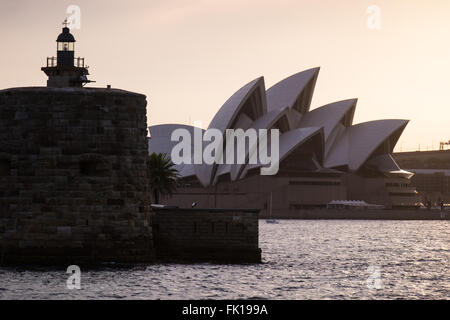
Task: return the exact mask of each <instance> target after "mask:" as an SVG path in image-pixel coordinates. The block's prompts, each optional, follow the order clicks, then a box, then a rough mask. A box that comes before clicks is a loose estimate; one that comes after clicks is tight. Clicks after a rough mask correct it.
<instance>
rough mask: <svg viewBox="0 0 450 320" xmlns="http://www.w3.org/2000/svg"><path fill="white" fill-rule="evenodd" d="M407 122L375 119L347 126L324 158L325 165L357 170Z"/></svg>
mask: <svg viewBox="0 0 450 320" xmlns="http://www.w3.org/2000/svg"><path fill="white" fill-rule="evenodd" d="M407 124H408V120H376V121H369V122H364V123H360V124H357V125H354V126H351V127H350V128H347V130H346V131H345V133H344V134H343V135H342V136H341V138H340V139H339V140H338V141H337V142H336V144H335V145H334V146H333V148H332V150H331V152H330V154H329V155H328V157H327V158H326V160H325V167H327V168H332V167H337V166H342V165H348V167H349V169H350V170H351V171H357V170H358V169H359V168H360V167H361V166H362V165H363V164H364V163H365V162H366V161H367V160H368V159H369V157H370V156H371V155H372V153H373V152H374V151H375V150H376V149H377V148H378V147H379V146H380V145H381V144H382V143H383V142H384V141H385V140H386V139H388V138H389V137H391V136H392V135H394V133H395V132H396V131H397V130H403V129H404V128H405V127H406V125H407ZM397 139H398V138H397ZM396 142H397V141H395V143H396ZM395 143H394V145H392V146H391V148H392V149H393V148H394V146H395ZM391 151H392V150H391Z"/></svg>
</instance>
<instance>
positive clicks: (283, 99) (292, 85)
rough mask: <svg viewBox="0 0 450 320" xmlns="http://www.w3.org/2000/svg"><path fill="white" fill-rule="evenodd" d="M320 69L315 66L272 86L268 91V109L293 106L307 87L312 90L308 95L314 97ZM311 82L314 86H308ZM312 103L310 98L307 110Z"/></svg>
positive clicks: (307, 102)
mask: <svg viewBox="0 0 450 320" xmlns="http://www.w3.org/2000/svg"><path fill="white" fill-rule="evenodd" d="M319 70H320V68H313V69H309V70H305V71H302V72H299V73H296V74H294V75H292V76H290V77H288V78H286V79H284V80H282V81H280V82H278V83H277V84H275V85H274V86H272V87H271V88H270V89H268V90H267V93H266V94H267V109H268V110H269V111H272V110H276V109H283V108H285V107H289V108H293V107H294V104H295V102H296V101H297V99H298V98H299V97H300V95H301V94H302V93H303V91H304V90H305V89H309V90H310V92H308V95H309V96H311V97H312V94H313V92H314V86H315V82H316V80H317V76H318V75H319ZM310 82H312V88H307V86H308V84H309V83H310ZM310 104H311V100H310V99H308V101H306V106H305V108H306V109H307V110H309V105H310ZM297 111H299V110H297Z"/></svg>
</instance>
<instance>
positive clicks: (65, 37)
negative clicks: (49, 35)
mask: <svg viewBox="0 0 450 320" xmlns="http://www.w3.org/2000/svg"><path fill="white" fill-rule="evenodd" d="M56 41H57V42H75V37H74V36H73V35H72V34H71V33H70V29H69V28H67V27H64V28H63V32H62V33H61V34H60V35H59V36H58V39H56Z"/></svg>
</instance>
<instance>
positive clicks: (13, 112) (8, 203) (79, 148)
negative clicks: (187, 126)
mask: <svg viewBox="0 0 450 320" xmlns="http://www.w3.org/2000/svg"><path fill="white" fill-rule="evenodd" d="M63 34H64V32H63ZM66 58H67V57H66ZM67 62H70V61H65V62H64V63H63V65H64V66H63V68H69V69H70V68H72V67H71V66H67V65H66V63H67ZM59 67H60V64H59V60H58V66H56V68H59ZM77 68H78V67H77ZM61 70H62V69H61ZM61 70H59V71H61ZM54 71H55V74H56V71H57V70H56V69H55V70H54ZM72 71H73V70H72ZM60 76H61V74H60ZM72 76H73V74H72V75H71V76H69V78H71V77H72ZM50 78H52V76H51V75H50ZM54 80H55V81H50V80H49V83H48V87H30V88H15V89H6V90H1V91H0V263H39V264H41V263H42V264H61V263H64V264H73V263H75V264H76V263H95V264H96V263H100V262H118V263H133V262H148V261H151V260H152V259H153V242H152V231H151V221H150V207H149V192H148V190H149V187H148V177H147V158H148V150H147V138H146V137H147V119H146V104H147V102H146V97H145V96H144V95H141V94H137V93H132V92H127V91H123V90H116V89H108V88H105V89H98V88H82V87H81V86H80V82H77V81H75V82H72V81H71V80H70V81H69V80H68V81H66V80H67V78H66V80H64V79H62V78H55V79H54ZM56 82H57V83H58V85H55V83H56Z"/></svg>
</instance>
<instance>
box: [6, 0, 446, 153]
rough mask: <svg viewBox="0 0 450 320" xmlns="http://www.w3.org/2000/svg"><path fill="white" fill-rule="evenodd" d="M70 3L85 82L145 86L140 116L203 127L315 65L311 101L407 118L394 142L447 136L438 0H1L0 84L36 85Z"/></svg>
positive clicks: (360, 114)
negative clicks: (232, 103)
mask: <svg viewBox="0 0 450 320" xmlns="http://www.w3.org/2000/svg"><path fill="white" fill-rule="evenodd" d="M69 5H78V6H79V7H80V9H81V29H80V30H72V33H73V34H74V36H75V38H76V39H77V43H76V46H75V50H76V53H75V54H76V56H81V57H85V58H86V62H87V64H88V65H89V66H90V73H91V76H90V78H91V79H92V80H96V81H97V83H95V84H91V85H90V86H94V87H105V86H106V85H107V84H111V85H112V86H113V87H114V88H121V89H125V90H130V91H135V92H139V93H143V94H145V95H147V99H148V106H149V107H148V119H149V120H148V121H149V125H155V124H162V123H183V124H193V123H194V122H195V121H202V123H203V126H204V127H207V125H208V124H209V122H210V120H211V119H212V117H213V116H214V114H215V113H216V112H217V111H218V109H219V108H220V107H221V106H222V104H223V103H224V102H225V101H226V100H227V98H228V97H229V96H231V95H232V94H233V93H234V92H235V91H236V90H238V89H239V88H240V87H242V86H243V85H245V84H246V83H247V82H249V81H251V80H253V79H255V78H256V77H259V76H262V75H263V76H264V77H265V81H266V87H267V88H269V87H270V86H271V85H273V84H275V83H276V82H278V81H279V80H282V79H283V78H285V77H287V76H289V75H291V74H293V73H296V72H299V71H302V70H304V69H308V68H312V67H316V66H320V67H321V71H320V74H319V78H318V81H317V85H316V90H315V95H314V98H313V102H312V107H311V108H312V109H314V108H317V107H319V106H322V105H324V104H327V103H330V102H334V101H338V100H343V99H348V98H359V101H358V106H357V111H356V115H355V123H358V122H363V121H368V120H375V119H388V118H402V119H410V120H411V122H410V124H409V125H408V127H407V129H406V130H405V132H404V134H403V136H402V137H401V139H400V142H399V143H398V145H397V148H396V150H397V151H400V150H403V151H405V150H417V149H418V147H419V144H420V146H421V150H426V149H427V146H428V148H429V149H431V148H433V147H434V148H438V145H439V141H442V140H447V141H448V140H450V36H449V35H448V34H449V30H450V1H448V0H433V1H423V0H339V1H337V0H276V1H275V0H272V1H269V0H129V1H112V0H108V1H106V0H89V1H88V0H79V1H75V0H72V1H54V0H40V1H35V0H17V1H16V0H14V1H13V0H0V37H1V39H2V42H1V43H2V44H1V59H0V70H1V77H0V88H1V89H4V88H9V87H19V86H45V85H46V76H45V74H44V73H43V72H41V71H40V68H41V67H42V66H44V63H45V61H46V57H47V56H54V55H56V42H55V40H56V37H57V35H58V34H59V33H60V32H61V27H62V25H61V23H62V21H63V20H64V19H65V18H66V17H67V16H69V15H70V14H67V13H66V9H67V7H68V6H69ZM371 5H376V6H378V7H379V8H380V9H381V11H380V12H381V20H380V29H379V30H377V29H371V28H369V27H368V25H367V20H368V19H369V18H370V17H369V16H370V14H368V13H367V12H366V11H367V8H368V7H370V6H371Z"/></svg>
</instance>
